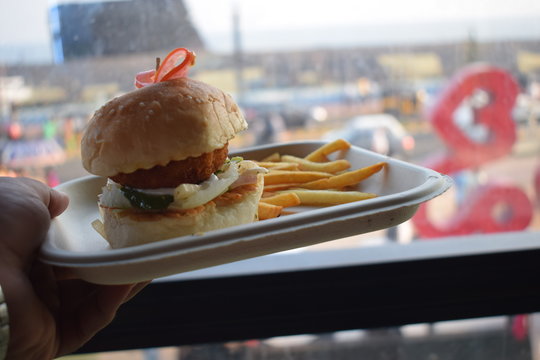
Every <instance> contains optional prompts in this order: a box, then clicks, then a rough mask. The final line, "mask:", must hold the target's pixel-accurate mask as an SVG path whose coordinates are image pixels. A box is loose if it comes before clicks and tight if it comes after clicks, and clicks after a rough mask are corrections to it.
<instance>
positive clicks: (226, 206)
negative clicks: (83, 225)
mask: <svg viewBox="0 0 540 360" xmlns="http://www.w3.org/2000/svg"><path fill="white" fill-rule="evenodd" d="M184 53H185V52H184ZM186 58H187V56H186ZM184 63H185V61H184ZM184 63H183V64H184ZM161 66H167V63H164V64H163V65H161ZM184 66H185V65H184ZM160 69H161V68H158V69H157V70H155V71H153V72H146V73H141V74H143V75H142V76H138V78H137V81H138V82H137V83H136V84H137V85H138V87H139V88H138V89H136V90H134V91H132V92H129V93H126V94H124V95H122V96H119V97H117V98H115V99H113V100H111V101H109V102H108V103H106V104H105V105H103V106H102V107H101V108H100V109H99V110H97V111H96V112H95V114H94V115H93V117H92V118H91V120H90V121H89V123H88V125H87V127H86V129H85V132H84V134H83V137H82V141H81V155H82V163H83V166H84V168H85V169H86V170H87V171H88V172H90V173H92V174H95V175H99V176H102V177H106V178H107V183H106V185H105V186H104V187H103V189H102V193H101V194H100V195H99V196H98V207H99V213H100V217H101V219H100V221H101V222H102V227H101V228H102V234H103V235H104V237H105V238H106V240H107V241H108V242H109V244H110V245H111V247H112V248H122V247H127V246H133V245H139V244H144V243H148V242H154V241H160V240H165V239H169V238H175V237H180V236H185V235H195V234H201V233H204V232H207V231H211V230H217V229H221V228H225V227H230V226H235V225H240V224H245V223H250V222H253V221H255V220H256V219H257V209H258V202H259V200H260V197H261V194H262V190H263V175H262V173H263V172H264V171H265V169H263V168H260V167H259V166H257V165H256V164H255V163H254V162H251V161H247V160H243V159H242V158H237V157H232V158H231V157H229V154H228V145H229V141H230V140H232V139H233V138H234V137H235V135H236V134H238V133H239V132H240V131H242V130H244V129H246V128H247V123H246V120H245V119H244V117H243V115H242V113H241V111H240V109H239V107H238V106H237V104H236V103H235V102H234V101H233V99H232V98H231V96H230V95H228V94H226V93H224V92H223V91H221V90H219V89H217V88H215V87H213V86H210V85H208V84H206V83H203V82H200V81H197V80H194V79H191V78H189V77H187V76H186V75H185V72H184V73H183V74H182V73H181V72H178V71H177V73H176V76H170V77H166V76H165V75H167V74H168V73H169V72H167V73H165V75H163V76H162V77H158V76H157V75H159V70H160ZM172 69H173V70H174V69H176V68H174V67H172ZM171 71H172V70H171ZM148 74H150V75H148ZM179 74H180V76H179ZM145 77H146V78H149V79H150V80H151V81H150V82H148V83H145V82H144V81H142V82H141V81H140V79H143V80H144V78H145Z"/></svg>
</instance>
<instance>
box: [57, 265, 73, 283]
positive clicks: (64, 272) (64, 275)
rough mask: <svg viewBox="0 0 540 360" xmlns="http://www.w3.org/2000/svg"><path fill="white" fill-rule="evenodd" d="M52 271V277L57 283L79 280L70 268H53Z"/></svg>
mask: <svg viewBox="0 0 540 360" xmlns="http://www.w3.org/2000/svg"><path fill="white" fill-rule="evenodd" d="M53 271H54V277H55V279H56V280H57V281H62V280H73V279H78V278H79V277H78V276H77V274H76V273H75V271H73V269H71V268H67V267H59V266H58V267H57V266H55V267H53Z"/></svg>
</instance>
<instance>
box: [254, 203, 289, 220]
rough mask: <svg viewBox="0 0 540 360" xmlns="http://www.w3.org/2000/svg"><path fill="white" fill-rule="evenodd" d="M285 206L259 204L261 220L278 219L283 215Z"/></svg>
mask: <svg viewBox="0 0 540 360" xmlns="http://www.w3.org/2000/svg"><path fill="white" fill-rule="evenodd" d="M282 209H283V206H279V205H272V204H268V203H265V202H259V220H267V219H272V218H276V217H278V216H279V215H281V210H282Z"/></svg>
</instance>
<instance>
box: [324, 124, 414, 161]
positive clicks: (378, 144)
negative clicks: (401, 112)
mask: <svg viewBox="0 0 540 360" xmlns="http://www.w3.org/2000/svg"><path fill="white" fill-rule="evenodd" d="M339 138H341V139H345V140H347V141H348V142H350V143H351V144H352V145H355V146H358V147H361V148H364V149H368V150H371V151H374V152H377V153H379V154H383V155H389V156H394V157H400V158H406V157H407V156H408V155H409V154H410V153H411V152H412V151H413V150H414V146H415V140H414V138H413V137H412V136H411V135H410V134H408V133H407V131H406V130H405V128H404V127H403V125H402V124H401V123H400V122H399V121H398V120H397V119H396V118H395V117H394V116H392V115H389V114H373V115H360V116H356V117H354V118H352V119H350V120H348V121H347V122H346V125H345V126H344V127H343V128H341V129H338V130H334V131H331V132H330V133H328V134H326V135H325V136H324V139H325V140H335V139H339Z"/></svg>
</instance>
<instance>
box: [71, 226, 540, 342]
mask: <svg viewBox="0 0 540 360" xmlns="http://www.w3.org/2000/svg"><path fill="white" fill-rule="evenodd" d="M539 238H540V233H538V232H512V233H498V234H487V235H474V236H467V237H456V238H445V239H437V240H433V241H418V242H414V243H411V244H390V245H383V246H372V247H360V248H354V249H343V250H341V249H340V250H330V251H321V252H319V251H304V252H285V253H280V254H275V255H268V256H264V257H259V258H255V259H249V260H244V261H240V262H237V263H232V264H227V265H222V266H218V267H213V268H209V269H203V270H198V271H194V272H190V273H185V274H179V275H176V276H172V277H167V278H163V279H157V280H155V281H153V282H152V283H151V284H149V285H148V286H147V288H146V289H145V290H143V291H142V292H141V293H140V294H139V295H138V296H136V297H135V298H134V299H132V300H131V301H129V302H128V303H126V304H124V305H123V307H122V308H121V309H120V310H119V312H118V314H117V316H116V318H115V320H114V321H113V322H112V323H111V324H110V325H109V326H108V327H107V328H105V329H103V330H102V331H101V332H100V333H98V334H97V335H96V336H95V337H94V338H93V339H92V340H91V341H90V342H89V343H87V344H86V345H85V346H84V347H83V348H81V349H80V350H79V352H80V353H88V352H101V351H112V350H128V349H140V348H149V347H162V346H180V345H193V344H206V343H214V342H227V341H239V340H251V339H262V338H269V337H274V336H285V335H295V334H314V333H326V332H333V331H341V330H350V329H370V328H379V327H393V326H401V325H407V324H416V323H432V322H438V321H445V320H456V319H469V318H478V317H487V316H498V315H514V314H524V313H532V312H537V311H540V283H539V282H538V280H537V278H538V276H537V274H538V273H540V261H538V258H540V244H539V243H538V239H539Z"/></svg>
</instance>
